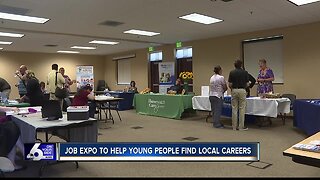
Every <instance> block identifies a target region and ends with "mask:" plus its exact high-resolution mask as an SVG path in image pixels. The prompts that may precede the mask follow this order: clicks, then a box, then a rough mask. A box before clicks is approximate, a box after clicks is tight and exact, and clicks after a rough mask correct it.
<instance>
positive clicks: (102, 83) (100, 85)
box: [96, 80, 107, 91]
mask: <svg viewBox="0 0 320 180" xmlns="http://www.w3.org/2000/svg"><path fill="white" fill-rule="evenodd" d="M106 88H107V86H106V81H105V80H98V85H97V89H96V91H104V90H105V89H106Z"/></svg>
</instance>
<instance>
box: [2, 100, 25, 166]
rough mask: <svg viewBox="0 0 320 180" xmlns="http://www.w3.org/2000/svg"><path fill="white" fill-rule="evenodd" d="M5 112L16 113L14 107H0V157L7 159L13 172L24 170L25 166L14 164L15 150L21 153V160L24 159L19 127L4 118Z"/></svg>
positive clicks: (8, 118) (16, 109) (16, 110)
mask: <svg viewBox="0 0 320 180" xmlns="http://www.w3.org/2000/svg"><path fill="white" fill-rule="evenodd" d="M7 111H14V112H18V111H19V109H18V108H16V107H2V106H0V112H2V115H0V157H7V158H8V159H9V160H10V161H11V162H12V164H13V166H14V168H15V170H22V169H25V168H26V166H22V165H18V164H17V163H16V161H15V160H16V159H18V158H17V150H19V151H20V153H22V159H23V157H24V145H23V143H22V141H21V137H20V129H19V127H18V126H17V125H16V124H15V123H14V122H13V121H11V120H10V117H8V116H6V115H5V113H6V112H7Z"/></svg>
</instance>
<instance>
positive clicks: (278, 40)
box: [242, 36, 284, 83]
mask: <svg viewBox="0 0 320 180" xmlns="http://www.w3.org/2000/svg"><path fill="white" fill-rule="evenodd" d="M282 42H283V37H282V36H278V37H273V38H265V39H262V38H259V39H256V40H246V41H243V42H242V43H243V46H242V48H243V49H242V50H243V58H244V59H243V62H244V68H245V69H246V70H247V71H248V72H249V73H250V74H251V75H252V76H253V77H255V78H257V77H258V74H259V69H260V68H259V64H258V63H259V59H265V60H266V61H267V67H269V68H270V69H272V71H273V73H274V78H275V80H274V81H273V83H284V81H283V58H282Z"/></svg>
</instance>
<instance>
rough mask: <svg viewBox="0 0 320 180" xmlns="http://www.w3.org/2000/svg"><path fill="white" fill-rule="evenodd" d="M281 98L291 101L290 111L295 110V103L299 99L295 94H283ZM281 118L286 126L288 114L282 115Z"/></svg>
mask: <svg viewBox="0 0 320 180" xmlns="http://www.w3.org/2000/svg"><path fill="white" fill-rule="evenodd" d="M281 97H283V98H288V99H290V110H293V103H294V101H295V100H296V99H297V96H296V95H295V94H282V95H281ZM281 116H282V121H283V125H285V119H286V113H284V114H283V115H282V114H281Z"/></svg>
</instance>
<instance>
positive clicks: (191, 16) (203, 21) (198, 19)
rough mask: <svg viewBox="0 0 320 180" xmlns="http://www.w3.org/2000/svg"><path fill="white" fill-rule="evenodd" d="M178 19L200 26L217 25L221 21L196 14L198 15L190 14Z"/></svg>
mask: <svg viewBox="0 0 320 180" xmlns="http://www.w3.org/2000/svg"><path fill="white" fill-rule="evenodd" d="M179 18H180V19H184V20H188V21H193V22H197V23H201V24H213V23H218V22H221V21H223V20H221V19H217V18H213V17H209V16H205V15H202V14H198V13H192V14H188V15H185V16H180V17H179Z"/></svg>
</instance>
